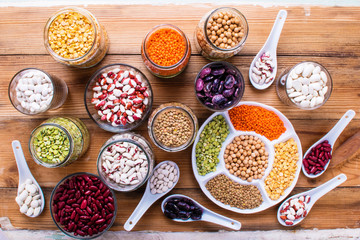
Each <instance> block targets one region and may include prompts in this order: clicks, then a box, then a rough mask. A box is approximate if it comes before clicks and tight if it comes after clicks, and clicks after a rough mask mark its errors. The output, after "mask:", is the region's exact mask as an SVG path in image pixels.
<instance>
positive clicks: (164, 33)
mask: <svg viewBox="0 0 360 240" xmlns="http://www.w3.org/2000/svg"><path fill="white" fill-rule="evenodd" d="M185 50H186V40H185V39H184V37H183V36H181V34H180V33H179V32H177V31H176V30H175V29H172V28H160V29H158V30H156V31H155V32H153V33H152V34H151V36H150V37H149V40H148V43H147V53H148V55H149V57H150V59H151V60H152V61H153V62H154V63H155V64H157V65H160V66H172V65H174V64H176V63H178V62H179V61H180V60H181V59H182V58H183V56H184V54H185Z"/></svg>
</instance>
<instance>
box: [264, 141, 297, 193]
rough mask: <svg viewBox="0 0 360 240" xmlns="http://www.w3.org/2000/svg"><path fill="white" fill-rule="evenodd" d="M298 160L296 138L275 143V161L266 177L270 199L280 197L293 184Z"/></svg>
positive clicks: (266, 187)
mask: <svg viewBox="0 0 360 240" xmlns="http://www.w3.org/2000/svg"><path fill="white" fill-rule="evenodd" d="M298 160H299V153H298V147H297V144H296V142H295V141H294V139H292V138H291V139H289V140H287V141H286V142H282V143H278V144H275V157H274V163H273V166H272V170H271V172H270V173H269V175H268V176H267V177H266V179H265V190H266V192H267V193H268V195H269V197H270V199H272V200H277V199H279V198H280V196H282V195H283V194H284V192H285V190H286V189H287V188H288V187H289V186H290V185H291V184H292V182H293V181H294V178H295V174H296V170H297V161H298Z"/></svg>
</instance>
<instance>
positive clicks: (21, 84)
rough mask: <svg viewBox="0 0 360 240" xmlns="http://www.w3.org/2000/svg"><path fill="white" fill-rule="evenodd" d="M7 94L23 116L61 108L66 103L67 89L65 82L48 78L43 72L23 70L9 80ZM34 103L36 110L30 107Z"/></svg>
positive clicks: (31, 69)
mask: <svg viewBox="0 0 360 240" xmlns="http://www.w3.org/2000/svg"><path fill="white" fill-rule="evenodd" d="M29 81H31V82H29ZM29 88H31V89H29ZM38 90H39V91H38ZM27 91H30V95H27ZM8 94H9V99H10V102H11V104H12V105H13V106H14V108H15V109H16V110H18V111H19V112H21V113H23V114H28V115H35V114H39V113H42V112H46V111H48V110H52V109H56V108H59V107H61V106H62V105H63V104H64V102H65V101H66V98H67V95H68V87H67V85H66V83H65V81H63V80H62V79H60V78H57V77H55V76H50V75H49V74H48V73H47V72H45V71H43V70H40V69H37V68H25V69H23V70H21V71H19V72H18V73H16V74H15V75H14V77H13V78H12V79H11V81H10V84H9V89H8ZM37 95H38V96H37ZM35 98H37V99H35ZM42 98H44V99H42ZM45 99H46V100H45ZM34 103H36V104H35V105H36V108H34V107H32V104H34Z"/></svg>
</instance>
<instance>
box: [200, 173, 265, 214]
mask: <svg viewBox="0 0 360 240" xmlns="http://www.w3.org/2000/svg"><path fill="white" fill-rule="evenodd" d="M205 186H206V189H207V190H208V191H209V192H210V193H211V195H212V196H213V197H214V198H215V199H216V200H218V201H220V202H222V203H224V204H226V205H230V206H231V207H236V208H240V209H253V208H257V207H258V206H260V205H261V204H262V202H263V199H262V196H261V193H260V190H259V189H258V188H257V187H256V186H254V185H241V184H239V183H236V182H234V181H232V180H231V179H230V178H228V177H227V176H225V175H224V174H220V175H217V176H216V177H214V178H212V179H210V180H209V181H208V182H207V183H206V185H205Z"/></svg>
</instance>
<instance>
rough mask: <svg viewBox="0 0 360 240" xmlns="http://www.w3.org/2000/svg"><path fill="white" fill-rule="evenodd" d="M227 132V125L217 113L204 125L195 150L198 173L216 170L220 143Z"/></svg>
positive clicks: (203, 173)
mask: <svg viewBox="0 0 360 240" xmlns="http://www.w3.org/2000/svg"><path fill="white" fill-rule="evenodd" d="M229 132H230V131H229V126H228V125H227V123H226V121H225V118H224V117H223V116H222V115H217V116H216V117H214V118H213V119H212V120H211V121H210V122H209V123H208V124H207V125H206V126H205V127H204V130H203V131H202V132H201V134H200V139H199V142H198V143H197V144H196V150H195V155H196V166H197V170H198V173H199V174H200V175H206V174H207V173H209V172H214V171H216V165H217V164H218V163H219V158H218V155H219V153H220V150H221V145H222V143H223V142H224V141H225V139H226V137H227V136H228V135H229Z"/></svg>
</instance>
